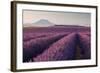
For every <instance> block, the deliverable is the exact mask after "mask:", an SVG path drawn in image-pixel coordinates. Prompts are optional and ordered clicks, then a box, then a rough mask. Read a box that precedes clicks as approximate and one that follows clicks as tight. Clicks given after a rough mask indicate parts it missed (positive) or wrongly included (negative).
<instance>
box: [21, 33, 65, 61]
mask: <svg viewBox="0 0 100 73" xmlns="http://www.w3.org/2000/svg"><path fill="white" fill-rule="evenodd" d="M65 35H67V34H54V35H52V36H47V37H41V38H36V39H31V40H30V41H27V42H24V43H23V62H27V61H29V60H30V59H31V60H32V58H33V57H36V56H37V55H39V54H41V53H42V52H43V51H44V50H45V49H46V48H48V47H49V46H50V44H52V43H54V42H56V41H57V40H59V39H61V38H63V37H64V36H65Z"/></svg>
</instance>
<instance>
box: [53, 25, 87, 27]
mask: <svg viewBox="0 0 100 73" xmlns="http://www.w3.org/2000/svg"><path fill="white" fill-rule="evenodd" d="M54 26H56V27H87V26H79V25H54Z"/></svg>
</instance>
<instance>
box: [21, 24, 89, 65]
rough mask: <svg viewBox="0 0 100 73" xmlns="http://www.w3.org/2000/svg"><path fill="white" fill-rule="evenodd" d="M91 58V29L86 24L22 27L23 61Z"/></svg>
mask: <svg viewBox="0 0 100 73" xmlns="http://www.w3.org/2000/svg"><path fill="white" fill-rule="evenodd" d="M90 58H91V30H90V27H86V26H72V25H69V26H68V25H65V26H64V25H63V26H62V25H61V26H60V25H59V26H56V25H55V26H50V27H23V62H24V63H26V62H40V61H61V60H81V59H90Z"/></svg>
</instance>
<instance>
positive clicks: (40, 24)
mask: <svg viewBox="0 0 100 73" xmlns="http://www.w3.org/2000/svg"><path fill="white" fill-rule="evenodd" d="M54 25H55V24H54V23H52V22H50V21H49V20H46V19H40V20H39V21H37V22H35V23H31V24H28V23H27V24H25V26H24V27H32V26H33V27H48V26H54Z"/></svg>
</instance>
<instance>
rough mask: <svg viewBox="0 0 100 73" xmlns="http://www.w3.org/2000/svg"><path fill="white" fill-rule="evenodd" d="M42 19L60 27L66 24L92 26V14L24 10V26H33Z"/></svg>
mask: <svg viewBox="0 0 100 73" xmlns="http://www.w3.org/2000/svg"><path fill="white" fill-rule="evenodd" d="M41 19H46V20H48V21H50V22H51V23H54V24H58V25H59V24H60V25H61V24H66V25H82V26H90V24H91V23H90V22H91V14H90V13H75V12H52V11H32V10H23V25H24V26H25V25H27V23H29V24H32V23H35V22H37V21H39V20H41ZM33 25H34V24H33ZM29 26H30V25H29ZM34 26H35V25H34Z"/></svg>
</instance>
